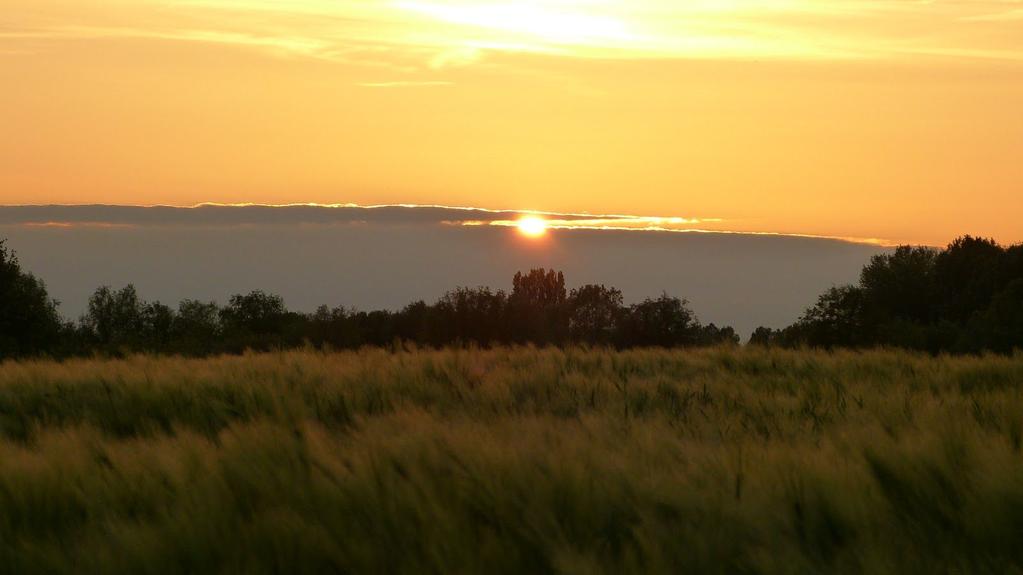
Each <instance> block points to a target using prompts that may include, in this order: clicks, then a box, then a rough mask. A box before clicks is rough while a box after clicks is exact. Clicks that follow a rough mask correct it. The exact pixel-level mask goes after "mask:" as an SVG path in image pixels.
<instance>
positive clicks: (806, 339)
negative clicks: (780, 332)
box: [786, 286, 870, 348]
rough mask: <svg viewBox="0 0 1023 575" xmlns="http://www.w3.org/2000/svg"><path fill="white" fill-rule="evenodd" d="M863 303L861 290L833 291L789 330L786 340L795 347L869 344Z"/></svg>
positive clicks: (843, 289) (837, 289) (818, 301)
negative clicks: (799, 345)
mask: <svg viewBox="0 0 1023 575" xmlns="http://www.w3.org/2000/svg"><path fill="white" fill-rule="evenodd" d="M863 302H864V295H863V290H862V289H860V288H858V287H856V286H843V287H833V288H831V289H829V290H828V291H826V292H824V294H823V295H821V296H820V298H819V299H818V300H817V303H816V304H815V305H814V306H813V307H811V308H809V309H807V310H806V312H805V313H804V314H803V316H802V317H801V318H799V321H797V322H796V323H795V324H794V325H793V326H791V328H790V329H787V330H786V332H787V333H786V338H788V339H790V340H791V341H792V342H793V343H797V344H801V345H810V346H813V347H825V348H832V347H838V346H842V347H858V346H862V345H865V344H868V343H870V342H869V341H868V339H867V338H868V336H867V335H866V334H865V333H864V329H863V324H862V318H863Z"/></svg>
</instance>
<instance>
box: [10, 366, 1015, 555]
mask: <svg viewBox="0 0 1023 575" xmlns="http://www.w3.org/2000/svg"><path fill="white" fill-rule="evenodd" d="M1021 390H1023V356H1019V355H1017V356H1016V357H1013V358H1005V357H985V358H969V357H962V358H949V357H940V358H931V357H927V356H922V355H911V354H906V353H900V352H883V351H879V352H869V353H853V352H839V353H834V354H827V353H815V352H793V351H781V350H762V349H761V350H756V349H712V350H703V351H658V350H645V351H644V350H640V351H629V352H609V351H590V350H582V349H572V350H535V349H531V348H522V349H498V350H492V351H481V350H468V351H452V350H449V351H437V352H434V351H411V352H399V353H389V352H385V351H379V350H369V351H362V352H358V353H338V354H326V353H319V352H314V351H303V352H290V353H280V354H265V355H248V356H242V357H223V358H214V359H208V360H186V359H177V358H157V357H144V356H140V357H132V358H129V359H126V360H75V361H68V362H65V363H54V362H28V363H7V364H4V365H2V366H0V572H9V573H37V572H38V573H50V572H53V573H117V572H121V573H128V572H130V573H200V572H246V573H266V572H282V573H306V572H307V573H330V572H357V573H364V572H415V573H465V572H476V573H481V572H486V573H502V572H527V573H540V572H552V571H553V572H564V573H590V572H606V573H621V572H655V573H656V572H674V573H680V572H682V573H686V572H688V573H820V572H835V573H950V572H956V573H961V572H978V573H1004V572H1023V571H1021V570H1020V566H1023V544H1021V543H1023V454H1021V443H1023V394H1021Z"/></svg>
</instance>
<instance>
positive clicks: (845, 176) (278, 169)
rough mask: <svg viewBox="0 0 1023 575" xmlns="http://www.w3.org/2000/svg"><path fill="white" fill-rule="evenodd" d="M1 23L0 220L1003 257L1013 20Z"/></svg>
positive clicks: (1016, 81) (226, 5)
mask: <svg viewBox="0 0 1023 575" xmlns="http://www.w3.org/2000/svg"><path fill="white" fill-rule="evenodd" d="M2 4H3V8H2V10H0V87H2V89H0V126H2V129H0V204H91V203H102V204H124V205H154V204H166V205H176V206H190V205H195V204H199V203H204V202H216V203H224V204H235V203H247V204H251V203H256V204H274V205H278V204H292V203H318V204H359V205H380V204H426V205H443V206H471V207H481V208H491V209H514V210H540V211H547V212H557V213H564V214H584V213H585V214H598V215H602V214H625V215H635V216H649V217H653V218H654V220H651V221H655V220H656V218H676V219H674V220H671V222H673V223H671V225H672V226H674V227H677V228H691V229H702V230H718V231H742V232H773V233H784V234H800V235H810V236H828V237H839V238H854V239H859V240H871V241H875V242H877V243H884V244H894V243H903V242H905V243H925V244H930V245H943V244H945V243H947V242H949V241H950V240H951V239H953V238H954V237H955V236H957V235H960V234H963V233H973V234H980V235H984V236H991V237H994V238H995V239H996V240H999V241H1001V242H1003V243H1013V242H1020V241H1023V226H1021V225H1019V222H1020V221H1021V220H1023V160H1021V158H1023V105H1020V103H1021V102H1023V1H1021V0H977V1H972V0H931V1H927V0H812V1H811V0H780V1H765V0H693V1H685V2H681V1H668V0H627V1H625V0H621V1H616V0H554V1H547V2H529V1H523V2H499V1H495V2H465V1H458V0H448V1H443V0H438V1H397V2H389V1H365V0H360V1H344V0H3V3H2ZM656 221H662V220H656Z"/></svg>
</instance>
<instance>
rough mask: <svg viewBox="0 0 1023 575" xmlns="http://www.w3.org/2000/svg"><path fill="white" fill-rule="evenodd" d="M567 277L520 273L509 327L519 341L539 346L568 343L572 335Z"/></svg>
mask: <svg viewBox="0 0 1023 575" xmlns="http://www.w3.org/2000/svg"><path fill="white" fill-rule="evenodd" d="M567 297H568V296H567V293H566V291H565V275H564V274H563V273H561V272H555V271H554V270H544V269H542V268H540V269H533V270H530V271H529V273H528V274H523V273H521V272H517V273H516V274H515V277H514V278H512V293H511V295H510V296H509V297H508V312H509V315H510V317H509V323H510V324H511V326H512V328H513V332H514V334H515V336H514V337H515V340H516V341H519V342H533V343H536V344H551V343H560V342H562V341H564V340H565V339H566V337H567V335H568V314H567V309H566V306H565V301H566V299H567Z"/></svg>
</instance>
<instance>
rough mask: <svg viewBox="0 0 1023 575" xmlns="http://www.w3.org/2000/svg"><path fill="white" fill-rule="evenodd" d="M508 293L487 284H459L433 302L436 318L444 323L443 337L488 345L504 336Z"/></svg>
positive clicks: (445, 340)
mask: <svg viewBox="0 0 1023 575" xmlns="http://www.w3.org/2000/svg"><path fill="white" fill-rule="evenodd" d="M506 304H507V297H506V296H505V295H504V292H502V291H497V292H492V291H490V288H488V287H479V288H475V289H473V288H464V287H461V288H456V289H454V290H452V291H449V292H447V293H446V294H444V296H442V297H441V298H440V301H438V302H437V305H436V306H434V316H435V320H436V321H439V322H441V324H442V326H443V328H444V329H443V332H444V333H443V336H442V337H443V340H444V342H445V343H451V342H473V343H478V344H481V345H489V344H491V343H495V342H497V341H499V340H500V339H501V335H502V332H503V331H504V323H503V318H504V316H505V306H506Z"/></svg>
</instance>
